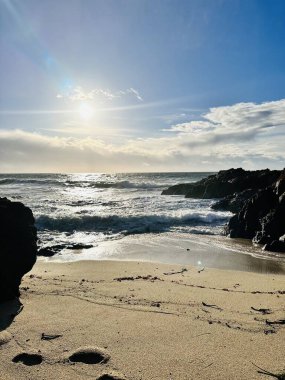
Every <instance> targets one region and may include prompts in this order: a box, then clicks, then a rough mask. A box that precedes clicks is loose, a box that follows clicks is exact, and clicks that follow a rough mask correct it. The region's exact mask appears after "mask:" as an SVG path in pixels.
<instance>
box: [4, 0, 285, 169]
mask: <svg viewBox="0 0 285 380" xmlns="http://www.w3.org/2000/svg"><path fill="white" fill-rule="evenodd" d="M0 14H1V20H0V21H1V24H0V25H1V27H0V31H1V38H0V64H1V66H0V83H1V88H0V147H1V151H0V159H1V164H0V170H1V171H156V170H163V171H170V170H174V171H175V170H181V171H184V170H189V171H192V170H205V171H207V170H218V169H224V168H227V167H229V166H244V167H248V168H250V169H254V168H261V167H272V168H282V167H284V158H285V156H284V152H283V151H284V148H283V147H284V142H285V131H284V126H285V103H284V98H285V94H284V92H285V44H284V40H285V2H284V1H283V0H256V1H255V0H250V1H248V0H188V1H183V0H177V1H175V0H171V1H169V0H161V1H159V0H152V1H144V0H127V1H120V0H112V1H111V0H102V1H97V0H84V1H83V0H45V1H38V0H0ZM9 149H10V152H9ZM11 150H13V151H14V153H15V154H14V155H12V156H13V157H11ZM39 152H41V155H42V158H40V159H39V157H38V156H37V155H38V154H39ZM71 157H72V159H71ZM74 157H76V159H74Z"/></svg>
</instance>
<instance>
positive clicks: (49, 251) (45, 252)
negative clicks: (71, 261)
mask: <svg viewBox="0 0 285 380" xmlns="http://www.w3.org/2000/svg"><path fill="white" fill-rule="evenodd" d="M92 247H93V245H92V244H84V243H69V244H55V245H52V246H45V247H41V248H40V249H39V250H38V256H44V257H51V256H54V255H56V254H57V253H59V252H60V251H62V250H63V249H71V250H76V249H78V250H79V249H89V248H92Z"/></svg>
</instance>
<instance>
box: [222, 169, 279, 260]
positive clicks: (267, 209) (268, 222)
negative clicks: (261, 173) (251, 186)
mask: <svg viewBox="0 0 285 380" xmlns="http://www.w3.org/2000/svg"><path fill="white" fill-rule="evenodd" d="M226 233H227V234H229V236H230V237H242V238H246V239H252V240H253V242H254V243H257V244H263V245H264V247H263V249H264V250H267V251H275V252H285V242H284V241H283V236H282V235H284V234H285V170H284V171H283V172H282V173H281V175H280V176H279V178H278V179H277V181H276V182H275V183H274V184H272V185H271V186H268V187H267V188H265V189H260V190H259V191H258V192H257V193H256V194H255V195H253V196H252V197H250V198H249V199H248V200H247V201H246V202H245V203H244V204H243V206H242V207H241V209H240V211H239V212H238V213H237V214H236V215H234V216H233V217H232V218H231V219H230V221H229V223H228V225H227V226H226Z"/></svg>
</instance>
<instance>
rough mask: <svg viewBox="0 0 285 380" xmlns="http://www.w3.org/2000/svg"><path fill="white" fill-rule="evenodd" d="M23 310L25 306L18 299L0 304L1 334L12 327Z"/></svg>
mask: <svg viewBox="0 0 285 380" xmlns="http://www.w3.org/2000/svg"><path fill="white" fill-rule="evenodd" d="M22 309H23V305H22V304H21V302H20V301H19V300H18V299H17V298H15V299H13V300H10V301H6V302H3V303H0V332H1V331H3V330H6V328H7V327H9V326H10V325H11V323H12V322H13V320H14V318H15V317H16V316H17V315H18V314H19V313H20V312H21V311H22Z"/></svg>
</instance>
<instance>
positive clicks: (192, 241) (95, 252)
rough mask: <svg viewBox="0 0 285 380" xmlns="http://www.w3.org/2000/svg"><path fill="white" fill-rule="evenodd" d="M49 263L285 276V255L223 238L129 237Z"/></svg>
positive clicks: (178, 235)
mask: <svg viewBox="0 0 285 380" xmlns="http://www.w3.org/2000/svg"><path fill="white" fill-rule="evenodd" d="M41 260H43V261H47V262H72V261H82V260H95V261H97V260H120V261H141V262H153V263H158V264H159V263H162V264H163V263H164V264H179V265H192V266H197V267H206V268H215V269H228V270H238V271H246V272H257V273H282V274H285V255H284V254H279V255H278V254H276V253H273V254H272V256H271V255H270V254H268V252H265V253H264V254H263V252H262V251H261V249H260V247H255V246H253V245H252V243H251V242H250V241H247V240H245V239H229V238H227V237H225V236H220V235H197V234H187V235H185V234H183V233H162V234H153V233H149V234H147V235H146V234H142V235H129V236H125V237H124V238H122V239H118V240H109V241H105V242H101V243H99V244H98V246H97V247H93V248H90V249H81V250H64V251H63V252H62V254H60V255H55V256H53V257H50V258H41Z"/></svg>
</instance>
